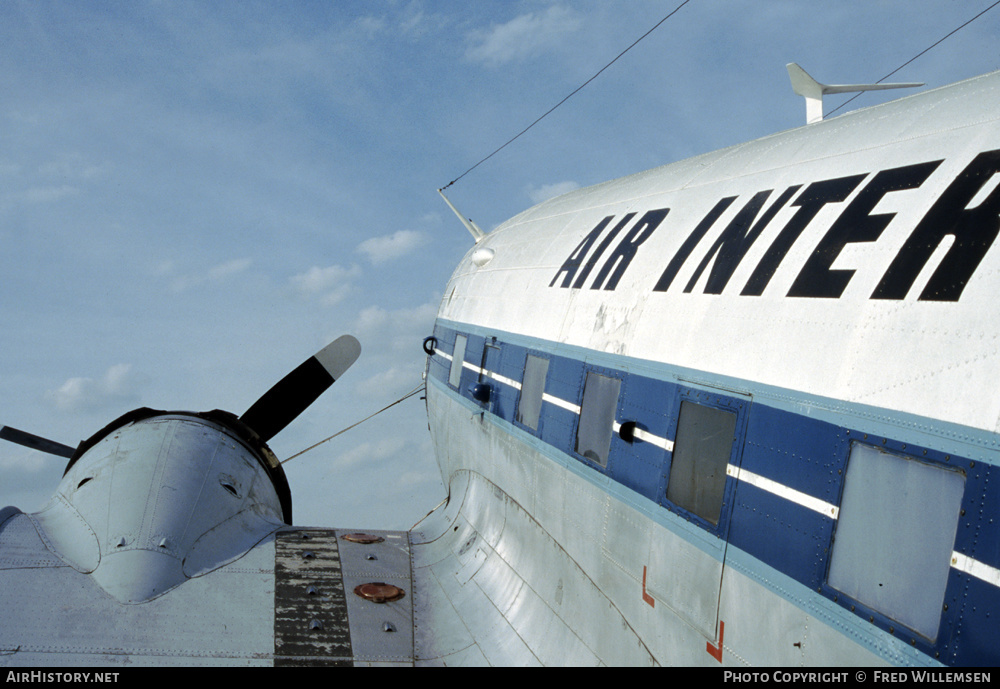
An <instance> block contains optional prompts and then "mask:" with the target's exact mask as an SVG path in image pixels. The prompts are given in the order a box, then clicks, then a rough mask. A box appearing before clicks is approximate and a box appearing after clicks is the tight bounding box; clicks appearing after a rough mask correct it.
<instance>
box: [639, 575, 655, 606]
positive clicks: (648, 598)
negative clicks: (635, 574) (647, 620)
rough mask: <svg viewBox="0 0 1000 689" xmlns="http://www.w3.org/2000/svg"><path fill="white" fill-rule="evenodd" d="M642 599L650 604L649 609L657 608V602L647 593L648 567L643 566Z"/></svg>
mask: <svg viewBox="0 0 1000 689" xmlns="http://www.w3.org/2000/svg"><path fill="white" fill-rule="evenodd" d="M642 599H643V600H644V601H646V602H647V603H649V607H651V608H655V607H656V601H655V600H653V597H652V596H651V595H649V594H648V593H646V565H643V566H642Z"/></svg>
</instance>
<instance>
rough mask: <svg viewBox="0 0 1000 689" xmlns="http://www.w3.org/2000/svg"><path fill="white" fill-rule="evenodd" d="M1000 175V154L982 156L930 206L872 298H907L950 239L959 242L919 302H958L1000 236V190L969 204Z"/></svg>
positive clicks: (932, 276) (935, 272) (929, 283)
mask: <svg viewBox="0 0 1000 689" xmlns="http://www.w3.org/2000/svg"><path fill="white" fill-rule="evenodd" d="M997 173H1000V151H987V152H985V153H980V154H979V155H978V156H976V157H975V159H974V160H973V161H972V162H971V163H969V165H968V166H967V167H966V168H965V169H964V170H963V171H962V173H961V174H960V175H959V176H958V177H956V178H955V180H954V181H953V182H952V183H951V184H950V185H948V188H947V189H945V190H944V193H943V194H941V197H940V198H939V199H938V200H937V201H936V202H935V203H934V205H933V206H931V209H930V210H929V211H928V212H927V215H925V216H924V218H923V219H922V220H921V221H920V223H918V224H917V226H916V228H914V230H913V233H912V234H910V237H909V238H908V239H907V240H906V243H905V244H903V248H902V249H901V250H900V252H899V253H898V254H897V255H896V258H895V259H893V261H892V263H891V264H890V265H889V269H888V270H886V272H885V275H884V276H882V280H881V282H879V284H878V286H877V287H876V288H875V291H874V292H873V293H872V296H871V298H872V299H904V298H905V297H906V295H907V294H908V293H909V291H910V288H911V287H913V283H914V282H916V279H917V276H918V275H919V274H920V271H921V270H923V267H924V265H925V264H926V263H927V261H928V260H930V258H931V255H932V254H933V253H934V251H935V250H936V249H937V247H938V246H939V245H940V244H941V240H942V239H944V238H945V237H946V236H947V235H953V236H954V237H955V241H954V243H953V244H952V245H951V247H950V248H949V249H948V253H947V254H945V256H944V258H943V259H942V260H941V263H940V265H938V267H937V269H936V270H935V271H934V274H933V275H931V277H930V280H929V281H928V282H927V286H926V287H924V289H923V291H921V293H920V299H919V300H920V301H958V299H959V297H961V296H962V290H964V289H965V285H966V284H967V283H968V281H969V278H971V277H972V274H973V273H974V272H975V271H976V268H978V267H979V263H980V262H981V261H982V260H983V257H984V256H985V255H986V252H987V251H989V249H990V247H991V246H993V242H994V241H995V240H996V238H997V234H998V233H1000V187H998V188H996V189H993V190H992V191H991V192H990V194H989V196H987V197H986V199H985V200H983V201H982V203H980V204H978V205H977V206H976V207H975V208H969V207H968V205H969V203H970V202H971V201H972V200H973V199H974V198H975V196H976V194H978V193H979V191H980V190H981V189H982V188H983V186H984V185H985V184H986V183H987V182H988V181H989V180H990V179H992V178H993V176H994V175H995V174H997Z"/></svg>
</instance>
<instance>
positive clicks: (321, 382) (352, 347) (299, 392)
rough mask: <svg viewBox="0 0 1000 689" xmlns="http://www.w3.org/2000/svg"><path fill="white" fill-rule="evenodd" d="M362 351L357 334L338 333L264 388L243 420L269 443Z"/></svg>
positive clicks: (341, 373)
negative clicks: (262, 393)
mask: <svg viewBox="0 0 1000 689" xmlns="http://www.w3.org/2000/svg"><path fill="white" fill-rule="evenodd" d="M360 354H361V344H360V343H359V342H358V341H357V340H356V339H355V338H354V337H352V336H350V335H342V336H341V337H338V338H337V339H336V340H334V341H333V342H331V343H330V344H328V345H327V346H326V347H324V348H323V349H321V350H319V351H318V352H316V354H314V355H313V356H311V357H309V358H308V359H306V360H305V361H304V362H302V363H301V364H300V365H299V367H298V368H296V369H295V370H294V371H292V372H291V373H289V374H288V375H287V376H285V377H284V378H282V379H281V380H280V381H278V383H277V384H276V385H275V386H274V387H272V388H271V389H270V390H268V391H267V392H265V393H264V395H263V396H261V398H260V399H258V400H257V401H256V402H254V403H253V405H252V406H251V407H250V408H249V409H247V410H246V412H245V413H244V414H243V416H241V417H240V421H242V422H243V423H245V424H246V425H247V426H249V427H250V428H252V429H253V430H254V431H256V432H257V434H258V435H259V436H260V437H261V440H263V441H264V442H265V443H266V442H267V441H268V440H270V439H271V438H273V437H274V436H275V435H277V434H278V433H279V432H280V431H281V429H283V428H284V427H285V426H287V425H288V424H290V423H291V422H292V421H293V420H294V419H295V417H297V416H298V415H299V414H301V413H302V412H303V411H305V410H306V408H307V407H308V406H309V405H310V404H312V403H313V402H315V401H316V398H317V397H319V396H320V395H322V394H323V392H324V391H325V390H326V389H327V388H328V387H330V386H331V385H333V382H334V381H335V380H337V379H338V378H340V377H341V376H342V375H343V374H344V372H345V371H346V370H347V369H348V368H350V367H351V364H353V363H354V362H355V361H356V360H357V358H358V356H359V355H360Z"/></svg>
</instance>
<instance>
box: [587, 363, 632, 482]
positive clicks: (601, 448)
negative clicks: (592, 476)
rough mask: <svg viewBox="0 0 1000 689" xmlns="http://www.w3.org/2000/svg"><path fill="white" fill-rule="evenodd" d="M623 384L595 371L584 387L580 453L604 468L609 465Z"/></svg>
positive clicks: (589, 374) (588, 377)
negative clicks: (619, 395) (609, 454)
mask: <svg viewBox="0 0 1000 689" xmlns="http://www.w3.org/2000/svg"><path fill="white" fill-rule="evenodd" d="M621 384H622V382H621V381H620V380H618V379H617V378H609V377H608V376H602V375H600V374H599V373H593V372H591V373H588V374H587V380H586V382H585V383H584V385H583V404H581V405H580V426H579V428H578V429H577V432H576V451H577V452H578V453H579V454H581V455H583V456H584V457H586V458H587V459H589V460H590V461H592V462H596V463H598V464H600V465H601V466H607V464H608V452H609V451H610V450H611V434H612V431H613V427H614V423H615V410H616V409H617V408H618V391H619V389H620V388H621Z"/></svg>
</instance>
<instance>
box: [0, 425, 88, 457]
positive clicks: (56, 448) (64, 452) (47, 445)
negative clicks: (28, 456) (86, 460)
mask: <svg viewBox="0 0 1000 689" xmlns="http://www.w3.org/2000/svg"><path fill="white" fill-rule="evenodd" d="M0 438H2V439H3V440H9V441H10V442H12V443H17V444H18V445H24V446H25V447H30V448H31V449H32V450H38V451H40V452H48V453H49V454H50V455H56V456H58V457H65V458H66V459H69V458H70V457H72V456H73V454H74V453H75V452H76V448H75V447H70V446H69V445H63V444H62V443H57V442H56V441H54V440H49V439H48V438H42V437H39V436H37V435H32V434H31V433H25V432H24V431H19V430H17V429H16V428H11V427H10V426H0Z"/></svg>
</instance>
